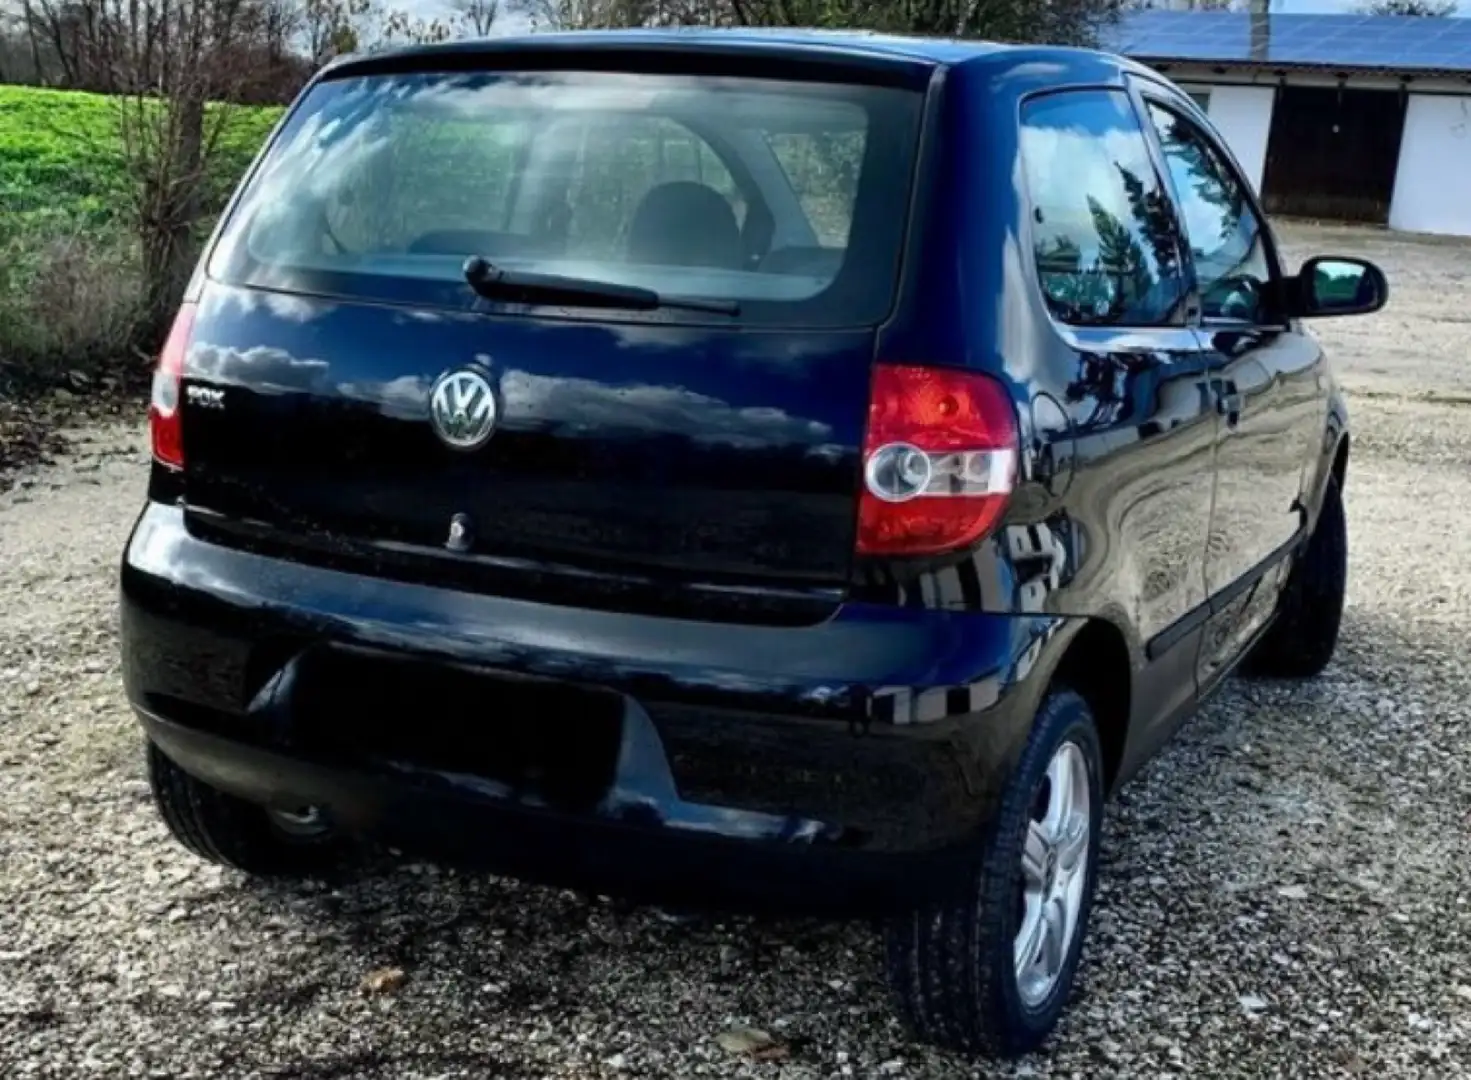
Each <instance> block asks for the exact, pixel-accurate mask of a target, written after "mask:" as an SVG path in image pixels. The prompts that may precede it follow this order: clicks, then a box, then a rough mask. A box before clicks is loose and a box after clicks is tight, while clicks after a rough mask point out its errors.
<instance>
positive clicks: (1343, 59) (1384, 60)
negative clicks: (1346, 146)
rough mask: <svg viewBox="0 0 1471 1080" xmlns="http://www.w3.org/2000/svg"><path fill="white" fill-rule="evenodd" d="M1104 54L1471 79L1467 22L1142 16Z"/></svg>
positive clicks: (1113, 37) (1124, 25)
mask: <svg viewBox="0 0 1471 1080" xmlns="http://www.w3.org/2000/svg"><path fill="white" fill-rule="evenodd" d="M1104 47H1105V48H1107V49H1110V50H1111V51H1113V52H1118V53H1122V54H1124V55H1125V56H1131V57H1134V58H1136V59H1139V60H1157V61H1158V60H1176V61H1182V60H1194V61H1199V62H1203V63H1226V64H1229V63H1235V64H1248V63H1250V64H1262V65H1264V66H1268V67H1270V66H1283V67H1328V68H1332V67H1344V68H1376V69H1381V70H1386V71H1404V72H1414V71H1454V72H1465V73H1468V74H1471V19H1463V18H1454V17H1451V18H1434V17H1416V16H1413V15H1252V14H1248V13H1245V12H1233V11H1140V12H1134V13H1132V14H1129V15H1126V16H1124V18H1123V19H1122V20H1121V21H1120V22H1119V24H1118V26H1117V27H1115V29H1114V30H1113V32H1112V33H1111V34H1109V35H1107V36H1106V40H1105V41H1104Z"/></svg>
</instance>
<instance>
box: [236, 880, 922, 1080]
mask: <svg viewBox="0 0 1471 1080" xmlns="http://www.w3.org/2000/svg"><path fill="white" fill-rule="evenodd" d="M234 906H235V908H236V910H237V911H239V910H240V909H241V908H242V907H243V908H244V909H245V910H244V913H243V914H244V917H245V918H246V919H253V920H256V921H258V922H259V924H260V925H262V926H263V927H266V928H268V932H270V933H272V934H273V935H280V936H283V937H285V938H287V939H288V940H290V939H295V941H296V942H298V943H299V946H298V947H305V948H309V949H310V951H311V953H312V954H314V955H315V956H320V955H321V954H322V953H326V954H328V955H329V956H330V957H331V958H332V960H333V961H334V962H335V964H336V965H337V967H338V968H339V970H337V971H335V972H332V973H330V974H328V975H326V976H323V975H322V974H321V969H322V965H321V961H320V960H315V962H309V963H303V964H301V965H291V966H290V967H284V966H277V967H276V970H275V972H274V973H273V974H272V975H271V976H269V977H267V978H263V979H258V980H256V985H254V986H253V987H252V989H251V990H250V991H249V992H248V993H247V994H246V995H245V997H244V999H243V1000H241V1006H242V1008H244V1009H247V1010H249V1011H250V1012H251V1013H253V1014H255V1015H274V1016H276V1017H278V1018H279V1019H280V1021H281V1022H283V1023H286V1024H289V1023H290V1022H291V1019H292V1017H293V1016H294V1015H300V1014H304V1013H306V1012H309V1011H311V1010H313V1009H315V1008H317V1007H318V1006H319V1004H320V1003H321V1000H322V999H323V998H325V997H328V996H340V995H341V993H342V992H343V991H344V990H348V989H350V990H351V991H353V992H354V993H355V994H356V995H358V996H360V997H361V999H362V1000H363V1002H364V1003H365V1004H373V1003H374V1002H375V1000H376V1002H377V1003H378V1004H381V1005H386V1002H387V999H392V1002H393V1006H394V1007H396V1008H399V1009H407V1010H410V1011H411V1016H412V1029H413V1038H412V1040H410V1041H408V1042H405V1041H404V1040H401V1039H394V1038H392V1037H391V1035H392V1032H391V1031H388V1030H384V1031H379V1032H376V1034H377V1035H379V1036H382V1037H384V1038H383V1041H382V1045H381V1046H380V1047H379V1048H377V1049H374V1050H370V1051H363V1050H358V1051H355V1052H354V1053H353V1054H351V1055H350V1056H347V1057H337V1056H333V1057H331V1058H329V1059H323V1060H321V1061H318V1062H316V1063H314V1064H313V1063H300V1062H297V1063H294V1064H293V1065H292V1066H291V1067H290V1069H289V1070H286V1071H284V1072H282V1073H281V1074H280V1075H290V1076H293V1077H311V1078H313V1080H317V1078H323V1077H335V1076H347V1075H361V1074H364V1073H368V1074H372V1075H380V1074H381V1075H395V1074H396V1072H400V1071H404V1070H413V1071H414V1072H416V1073H418V1072H429V1073H434V1072H435V1071H437V1070H454V1069H460V1068H466V1067H471V1066H473V1067H475V1068H476V1069H478V1070H489V1071H488V1072H487V1073H482V1072H475V1073H474V1075H482V1074H484V1075H493V1076H497V1077H501V1076H505V1077H515V1076H522V1075H526V1076H542V1075H544V1072H543V1071H542V1070H537V1069H530V1068H529V1067H528V1065H527V1059H526V1058H525V1057H524V1056H522V1055H521V1054H519V1053H517V1054H514V1055H509V1056H508V1055H506V1054H501V1053H498V1052H497V1051H496V1049H495V1047H494V1046H493V1045H490V1044H489V1042H487V1038H479V1037H478V1036H482V1035H483V1036H487V1037H488V1036H489V1033H502V1034H504V1033H513V1034H512V1035H511V1038H512V1040H513V1041H514V1040H515V1038H516V1036H515V1035H514V1033H516V1032H523V1033H524V1032H525V1030H526V1029H527V1028H528V1027H529V1026H536V1025H538V1024H541V1023H545V1022H550V1023H553V1024H556V1025H558V1026H561V1025H562V1023H563V1022H564V1021H566V1020H567V1018H569V1017H579V1018H580V1019H581V1021H582V1022H583V1023H585V1024H590V1025H592V1026H593V1027H594V1029H596V1028H599V1027H609V1026H611V1027H613V1028H626V1029H637V1028H638V1027H640V1026H641V1023H642V1021H641V1017H645V1018H646V1014H648V1013H650V1012H653V1013H657V1014H660V1017H661V1019H660V1021H659V1022H660V1023H665V1022H667V1021H668V1019H669V1015H670V1012H671V1010H673V1011H674V1015H675V1017H676V1018H677V1017H678V1009H679V1007H680V1004H681V1003H686V1004H690V1005H694V1006H695V1007H696V1008H697V1009H698V1011H699V1012H701V1013H705V1014H708V1013H709V1012H710V1011H711V1008H712V1005H716V1006H718V1010H717V1012H718V1014H719V1015H721V1016H747V1017H751V1018H753V1021H754V1022H756V1023H757V1025H758V1026H759V1025H760V1024H761V1023H767V1024H770V1023H771V1022H772V1021H773V1020H774V1019H776V1018H777V1016H779V1015H781V1014H786V1015H790V1016H793V1017H795V1018H797V1019H798V1020H799V1023H798V1024H796V1025H794V1026H793V1027H792V1028H790V1029H788V1030H783V1031H781V1032H780V1034H779V1042H778V1045H779V1051H778V1052H779V1054H780V1056H781V1058H782V1060H787V1061H791V1062H795V1063H800V1062H802V1061H804V1060H809V1062H810V1063H812V1064H815V1063H817V1061H818V1060H819V1059H818V1057H817V1056H815V1055H814V1054H813V1050H814V1048H815V1044H816V1042H817V1037H816V1036H815V1034H813V1033H809V1032H807V1031H804V1030H802V1028H803V1027H805V1026H806V1025H807V1018H806V1017H804V1016H802V1013H803V1012H804V1011H805V1010H806V1009H807V1008H812V1007H816V1008H819V1009H821V1008H823V1006H822V1005H821V1004H820V1003H819V1002H817V1001H814V1000H813V998H812V995H811V993H810V990H811V987H812V986H813V982H814V971H816V972H820V973H822V980H821V981H820V982H818V984H817V985H818V986H819V987H820V988H821V991H820V992H821V994H822V995H824V996H827V997H829V998H832V999H834V1000H832V1001H830V1002H828V1003H827V1006H826V1007H827V1008H829V1009H832V1010H833V1012H834V1013H836V1014H837V1015H839V1016H841V1017H843V1018H844V1019H847V1020H848V1021H849V1022H852V1020H853V1016H852V1013H853V1003H854V1002H855V1001H861V1002H863V1007H862V1008H861V1009H859V1010H858V1012H859V1013H861V1014H863V1015H864V1016H867V1014H869V1013H871V1012H873V1013H875V1014H876V1015H878V1016H882V1014H883V1011H884V1009H885V1008H886V1001H885V999H884V995H883V992H882V988H881V987H880V986H879V985H878V983H877V982H876V977H877V974H878V962H877V958H876V957H875V956H873V955H872V954H871V949H872V946H873V943H874V938H873V935H872V934H869V933H866V932H865V929H864V928H863V927H862V926H855V925H854V924H852V923H848V924H840V923H826V922H818V921H812V920H781V919H768V918H753V917H745V916H739V917H730V916H724V915H713V914H712V915H696V916H688V917H680V918H679V919H678V921H675V919H674V918H673V917H671V916H669V915H666V914H663V913H660V912H658V911H656V910H654V909H650V908H634V907H631V906H627V905H623V904H620V903H617V902H614V901H608V900H606V899H601V898H593V897H586V896H583V895H580V894H576V893H572V892H569V891H564V890H555V889H549V888H542V887H539V886H531V885H525V884H522V883H519V882H514V881H508V880H505V879H499V878H494V877H491V876H488V875H481V874H477V873H470V872H461V871H458V870H453V869H449V868H443V867H439V866H436V865H431V864H424V863H418V862H412V861H398V860H390V859H387V858H385V857H382V856H377V855H374V854H368V855H366V856H365V859H364V862H363V863H362V864H360V865H357V866H349V867H347V868H345V870H344V872H343V873H341V874H340V875H338V876H336V877H335V878H333V879H332V880H325V881H312V882H303V883H293V884H284V883H269V882H260V881H252V882H248V883H245V884H244V887H243V889H242V895H240V896H237V897H236V903H235V905H234ZM273 951H274V950H273ZM855 953H856V954H858V955H857V956H856V957H855ZM855 960H856V962H855ZM398 973H402V974H401V976H400V975H399V974H398ZM375 976H377V977H378V979H377V983H378V984H380V985H377V986H375ZM349 980H350V982H349ZM344 983H348V985H344ZM384 983H386V984H388V987H389V988H387V989H383V988H381V984H384ZM237 997H238V995H237ZM774 999H775V1001H774ZM783 999H784V1000H783ZM710 1023H711V1026H710V1027H709V1028H708V1029H707V1030H704V1031H701V1032H698V1033H697V1041H699V1042H709V1041H710V1040H712V1039H713V1038H714V1037H715V1036H716V1035H718V1034H719V1033H720V1031H721V1030H722V1026H721V1021H719V1020H713V1019H712V1020H711V1022H710ZM862 1026H863V1027H864V1028H867V1029H869V1030H870V1031H873V1028H874V1027H875V1026H879V1025H875V1024H874V1023H873V1018H872V1017H869V1018H868V1019H867V1020H865V1021H863V1022H862ZM359 1034H360V1035H366V1034H367V1032H366V1031H360V1032H359ZM874 1034H877V1032H874ZM895 1035H896V1036H897V1032H895ZM490 1041H491V1042H493V1040H490ZM885 1041H890V1040H885ZM892 1041H893V1042H894V1046H893V1050H894V1052H896V1053H897V1052H899V1051H900V1050H902V1049H903V1045H904V1044H903V1043H902V1041H901V1040H899V1039H897V1038H896V1039H894V1040H892ZM513 1058H514V1060H513ZM517 1062H519V1064H517ZM615 1071H616V1070H615Z"/></svg>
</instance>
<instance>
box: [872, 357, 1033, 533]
mask: <svg viewBox="0 0 1471 1080" xmlns="http://www.w3.org/2000/svg"><path fill="white" fill-rule="evenodd" d="M1017 447H1018V442H1017V426H1016V410H1015V408H1014V407H1013V405H1012V402H1011V395H1010V394H1009V393H1008V392H1007V389H1006V387H1005V386H1004V385H1003V384H1002V383H1000V382H999V381H997V380H995V379H993V378H991V377H989V376H986V375H978V374H975V373H973V372H966V371H954V370H949V369H945V368H927V367H909V366H904V365H898V364H879V365H878V366H876V367H875V368H874V371H873V383H872V391H871V396H870V398H869V405H868V432H867V435H866V437H865V438H864V440H863V493H862V495H861V497H860V498H859V503H858V553H859V554H860V555H934V554H938V553H940V552H944V551H952V550H954V549H956V548H960V547H964V546H965V545H967V544H970V543H972V542H974V541H976V540H979V539H980V538H981V537H983V536H985V535H986V534H987V533H989V532H990V531H991V530H992V529H994V528H995V527H996V525H997V523H998V522H1000V520H1001V515H1002V514H1003V513H1005V511H1006V503H1007V500H1008V499H1009V498H1010V497H1011V491H1012V488H1013V486H1014V485H1015V483H1016V465H1017Z"/></svg>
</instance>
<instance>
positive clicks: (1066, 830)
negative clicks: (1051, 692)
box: [1013, 742, 1093, 1008]
mask: <svg viewBox="0 0 1471 1080" xmlns="http://www.w3.org/2000/svg"><path fill="white" fill-rule="evenodd" d="M1092 818H1093V799H1092V792H1091V790H1090V785H1089V780H1088V765H1087V762H1086V760H1085V759H1084V757H1083V752H1082V750H1080V749H1079V748H1078V747H1077V745H1076V744H1075V743H1070V742H1067V743H1063V744H1062V745H1061V746H1059V747H1058V748H1057V752H1056V753H1054V754H1053V755H1052V760H1051V761H1050V762H1048V765H1047V775H1046V777H1045V778H1044V779H1043V781H1042V783H1041V785H1040V786H1039V788H1038V791H1037V797H1036V799H1035V800H1034V804H1033V807H1032V813H1031V814H1029V815H1028V817H1027V831H1026V835H1025V837H1024V838H1023V840H1022V856H1021V864H1022V867H1021V869H1022V875H1021V902H1020V908H1021V920H1020V927H1019V928H1018V930H1017V934H1016V940H1015V943H1014V946H1013V954H1014V958H1015V963H1016V983H1017V990H1018V992H1019V993H1020V994H1021V999H1022V1001H1023V1002H1024V1003H1025V1004H1026V1005H1027V1006H1028V1007H1031V1008H1035V1007H1036V1006H1038V1005H1040V1004H1042V1002H1044V1001H1046V1000H1047V998H1048V996H1049V995H1050V994H1051V993H1052V992H1053V990H1054V989H1056V987H1057V982H1058V980H1059V979H1060V978H1061V977H1062V972H1063V968H1064V967H1065V966H1066V964H1067V958H1068V954H1069V953H1070V952H1071V951H1072V945H1073V939H1074V938H1075V937H1076V936H1077V933H1078V923H1079V921H1080V918H1079V917H1080V915H1081V914H1082V909H1083V894H1084V888H1085V886H1086V884H1087V881H1088V850H1089V841H1090V839H1091V836H1092V831H1093V820H1092Z"/></svg>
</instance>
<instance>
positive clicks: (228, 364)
mask: <svg viewBox="0 0 1471 1080" xmlns="http://www.w3.org/2000/svg"><path fill="white" fill-rule="evenodd" d="M329 367H330V365H329V364H328V363H327V361H326V360H319V359H316V358H314V357H306V356H292V355H291V354H290V353H289V352H287V351H286V350H285V349H277V348H273V347H271V346H268V345H256V346H253V347H251V348H249V349H231V348H225V347H222V346H218V345H210V344H207V343H201V344H197V345H195V346H193V347H192V348H191V349H190V351H189V369H190V373H191V374H192V375H194V376H196V377H199V378H205V379H209V380H212V381H214V382H220V383H226V384H240V383H244V382H248V383H249V384H250V388H251V390H253V391H255V392H256V393H261V394H290V393H296V392H298V391H301V390H307V389H311V388H312V387H313V386H315V385H316V383H317V382H318V381H319V380H320V379H321V378H322V377H323V376H325V375H326V374H327V371H328V368H329Z"/></svg>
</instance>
